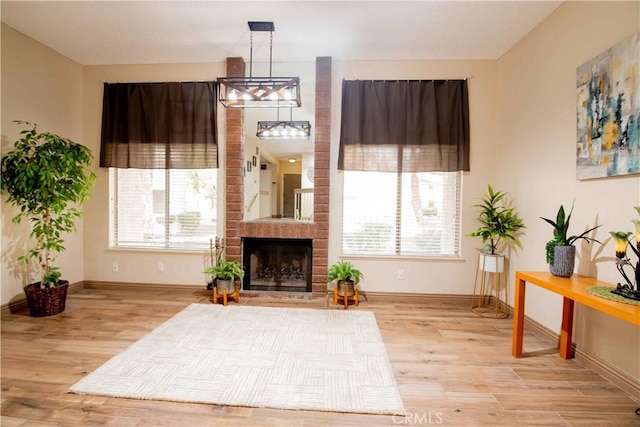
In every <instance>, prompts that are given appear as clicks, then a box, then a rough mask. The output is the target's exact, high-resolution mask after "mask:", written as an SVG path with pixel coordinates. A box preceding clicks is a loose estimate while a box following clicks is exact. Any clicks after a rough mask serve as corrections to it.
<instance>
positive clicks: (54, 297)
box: [24, 280, 69, 317]
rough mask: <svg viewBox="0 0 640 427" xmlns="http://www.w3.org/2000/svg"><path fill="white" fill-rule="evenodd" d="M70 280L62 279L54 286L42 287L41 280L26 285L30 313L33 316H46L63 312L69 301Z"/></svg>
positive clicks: (25, 291) (25, 290)
mask: <svg viewBox="0 0 640 427" xmlns="http://www.w3.org/2000/svg"><path fill="white" fill-rule="evenodd" d="M68 289H69V282H68V281H67V280H61V281H59V282H58V286H56V287H53V288H45V289H41V288H40V282H37V283H32V284H30V285H27V286H25V288H24V293H25V295H26V297H27V305H28V306H29V313H30V314H31V316H33V317H46V316H53V315H55V314H59V313H62V312H63V311H64V309H65V305H66V302H67V290H68Z"/></svg>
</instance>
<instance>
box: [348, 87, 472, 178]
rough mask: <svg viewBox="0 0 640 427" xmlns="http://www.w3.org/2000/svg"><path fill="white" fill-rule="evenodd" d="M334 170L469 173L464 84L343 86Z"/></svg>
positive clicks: (466, 107)
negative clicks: (338, 142) (336, 165)
mask: <svg viewBox="0 0 640 427" xmlns="http://www.w3.org/2000/svg"><path fill="white" fill-rule="evenodd" d="M338 169H341V170H358V171H377V172H443V171H460V170H464V171H468V170H469V99H468V93H467V81H466V80H431V81H421V80H420V81H395V80H394V81H371V80H368V81H362V80H344V81H343V82H342V123H341V128H340V152H339V155H338Z"/></svg>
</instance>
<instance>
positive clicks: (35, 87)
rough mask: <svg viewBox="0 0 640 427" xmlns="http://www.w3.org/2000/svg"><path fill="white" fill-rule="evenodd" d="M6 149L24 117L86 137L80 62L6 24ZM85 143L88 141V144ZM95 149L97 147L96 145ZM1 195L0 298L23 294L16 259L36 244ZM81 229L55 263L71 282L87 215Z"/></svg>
mask: <svg viewBox="0 0 640 427" xmlns="http://www.w3.org/2000/svg"><path fill="white" fill-rule="evenodd" d="M1 50H2V153H3V154H4V153H5V152H7V151H8V150H10V149H11V148H12V146H13V142H14V141H16V140H17V139H18V138H19V137H20V135H19V133H20V131H21V130H22V129H24V128H23V127H22V126H18V125H17V124H15V123H13V121H14V120H26V121H29V122H32V123H35V124H37V125H38V130H39V131H40V132H53V133H56V134H59V135H61V136H64V137H67V138H70V139H71V140H73V141H75V142H78V143H83V144H84V141H83V140H82V66H81V65H79V64H77V63H76V62H73V61H71V60H70V59H68V58H66V57H64V56H62V55H60V54H58V53H57V52H55V51H53V50H51V49H49V48H47V47H45V46H44V45H42V44H40V43H38V42H36V41H35V40H33V39H31V38H28V37H26V36H25V35H23V34H22V33H19V32H17V31H15V30H14V29H12V28H11V27H8V26H6V25H5V24H2V49H1ZM85 145H86V144H85ZM94 155H96V152H95V151H94ZM5 200H6V197H5V196H4V195H3V196H2V204H1V205H0V209H1V213H2V223H1V224H2V229H1V230H2V231H1V235H2V274H1V275H0V277H1V282H0V292H1V296H0V303H1V304H6V303H8V302H9V301H11V300H12V299H14V298H16V297H22V296H23V295H24V294H23V290H22V288H23V287H24V286H25V285H27V284H28V279H29V273H30V271H37V270H34V269H32V270H28V269H25V268H24V267H22V266H19V265H17V263H16V258H17V256H20V255H24V253H25V252H26V251H27V250H28V248H30V247H32V246H33V243H31V242H29V231H30V228H29V226H28V224H26V223H24V221H23V224H21V225H20V226H17V225H15V224H12V223H11V218H12V217H13V216H14V215H15V213H16V211H15V210H14V209H13V208H11V207H9V206H8V205H6V204H5V203H4V201H5ZM76 225H77V229H78V232H77V233H75V234H68V235H66V236H64V239H65V247H66V249H67V250H66V251H65V252H64V253H62V254H61V255H60V256H59V257H58V259H57V261H56V262H55V265H57V266H59V267H60V269H61V271H62V274H63V278H64V279H66V280H69V281H70V282H71V283H75V282H79V281H81V280H82V279H83V278H84V273H85V272H84V270H83V262H82V254H83V239H82V235H83V220H82V219H80V220H78V221H77V222H76Z"/></svg>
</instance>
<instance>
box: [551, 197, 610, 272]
mask: <svg viewBox="0 0 640 427" xmlns="http://www.w3.org/2000/svg"><path fill="white" fill-rule="evenodd" d="M572 213H573V205H571V210H570V211H569V215H566V214H565V210H564V206H562V205H560V209H558V213H557V214H556V219H555V221H554V220H552V219H549V218H543V217H540V218H541V219H542V220H543V221H545V222H547V223H548V224H550V225H551V226H552V227H553V239H551V240H549V241H548V242H547V244H546V245H545V253H546V260H547V264H549V270H550V271H551V274H553V275H554V276H559V277H571V275H572V274H573V267H574V265H575V259H576V247H575V246H574V243H575V242H576V241H577V240H579V239H583V240H585V241H586V242H587V243H591V242H592V241H593V242H597V243H600V241H598V240H596V239H593V238H591V237H587V234H589V233H591V232H592V231H593V230H595V229H597V228H598V227H600V226H599V225H596V226H595V227H591V228H589V229H588V230H586V231H584V232H582V233H581V234H579V235H574V236H569V235H568V233H569V223H570V221H571V214H572ZM600 244H602V243H600Z"/></svg>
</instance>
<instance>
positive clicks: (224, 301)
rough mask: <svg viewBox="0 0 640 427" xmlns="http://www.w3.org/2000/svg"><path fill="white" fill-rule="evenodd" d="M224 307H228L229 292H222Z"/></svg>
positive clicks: (224, 290)
mask: <svg viewBox="0 0 640 427" xmlns="http://www.w3.org/2000/svg"><path fill="white" fill-rule="evenodd" d="M222 305H227V290H226V289H223V290H222Z"/></svg>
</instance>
